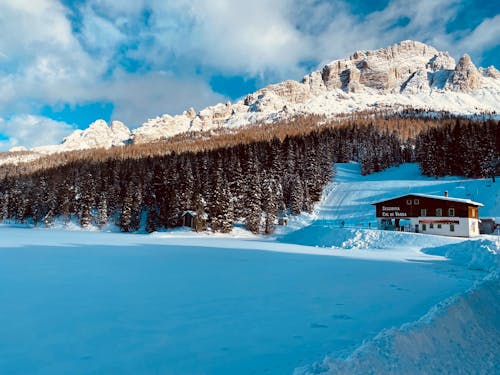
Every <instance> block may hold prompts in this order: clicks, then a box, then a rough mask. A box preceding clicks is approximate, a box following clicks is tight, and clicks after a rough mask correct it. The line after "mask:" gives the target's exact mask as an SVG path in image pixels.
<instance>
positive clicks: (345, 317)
mask: <svg viewBox="0 0 500 375" xmlns="http://www.w3.org/2000/svg"><path fill="white" fill-rule="evenodd" d="M332 318H333V319H337V320H352V316H349V315H347V314H333V315H332Z"/></svg>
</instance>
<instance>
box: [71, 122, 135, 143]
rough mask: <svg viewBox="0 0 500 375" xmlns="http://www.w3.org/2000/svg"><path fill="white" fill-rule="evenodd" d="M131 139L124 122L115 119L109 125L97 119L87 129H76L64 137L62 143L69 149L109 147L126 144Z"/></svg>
mask: <svg viewBox="0 0 500 375" xmlns="http://www.w3.org/2000/svg"><path fill="white" fill-rule="evenodd" d="M129 139H130V130H129V128H127V127H126V126H125V125H124V124H123V123H122V122H119V121H113V122H112V123H111V126H108V124H107V123H106V121H104V120H97V121H95V122H93V123H92V124H90V126H89V127H88V128H87V129H86V130H83V131H82V130H76V131H74V132H73V133H72V134H71V135H69V136H68V137H66V138H64V139H63V142H62V145H63V146H64V148H65V149H68V150H79V149H88V148H99V147H104V148H109V147H111V146H118V145H123V144H125V143H126V142H127V141H128V140H129Z"/></svg>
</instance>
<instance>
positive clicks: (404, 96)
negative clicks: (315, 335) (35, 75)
mask: <svg viewBox="0 0 500 375" xmlns="http://www.w3.org/2000/svg"><path fill="white" fill-rule="evenodd" d="M408 108H411V109H417V110H423V111H430V112H434V111H445V112H450V113H454V114H461V115H478V114H479V115H480V114H496V113H499V112H500V72H499V71H498V70H497V69H496V68H495V67H494V66H490V67H488V68H477V67H476V66H475V65H474V63H473V62H472V60H471V58H470V57H469V56H468V55H467V54H465V55H463V56H462V57H461V58H460V60H459V61H458V63H456V62H455V60H454V59H453V57H451V56H450V55H449V54H448V53H447V52H441V51H438V50H437V49H435V48H434V47H432V46H429V45H427V44H424V43H421V42H416V41H409V40H407V41H402V42H400V43H398V44H395V45H392V46H389V47H386V48H381V49H377V50H370V51H356V52H354V53H353V54H352V55H351V56H349V57H348V58H346V59H339V60H334V61H332V62H330V63H328V64H326V65H325V66H324V67H323V68H322V69H319V70H316V71H313V72H311V73H310V74H308V75H306V76H305V77H304V78H303V79H302V81H300V82H299V81H293V80H287V81H283V82H281V83H277V84H272V85H268V86H266V87H264V88H262V89H259V90H257V91H256V92H254V93H251V94H248V95H246V96H245V97H244V98H242V99H241V100H238V101H237V102H235V103H231V102H229V101H228V102H226V103H218V104H216V105H214V106H209V107H206V108H204V109H202V110H200V111H199V112H196V111H195V110H194V108H189V109H188V110H186V111H184V112H183V113H182V114H180V115H176V116H171V115H168V114H164V115H162V116H158V117H156V118H153V119H149V120H147V121H146V122H144V123H143V124H142V125H141V126H140V127H138V128H136V129H134V130H132V131H130V129H128V128H127V127H126V126H125V125H124V124H123V123H121V122H118V121H113V122H112V123H111V126H108V125H107V124H106V123H105V122H104V121H103V120H97V121H95V122H94V123H92V124H91V125H90V126H89V127H88V128H87V129H85V130H76V131H74V132H73V133H72V134H70V135H69V136H67V137H65V138H64V140H63V141H62V143H61V144H59V145H53V146H42V147H36V148H34V149H32V151H34V152H36V153H42V154H50V153H56V152H64V151H72V150H79V149H89V148H100V147H104V148H109V147H112V146H120V145H125V144H128V143H132V142H133V143H147V142H153V141H157V140H160V139H162V138H168V137H171V136H174V135H177V134H180V133H184V132H189V131H207V130H211V129H220V128H239V127H241V126H246V125H250V124H254V123H262V122H264V123H266V122H267V123H270V122H275V121H278V120H283V119H287V118H291V117H293V116H298V115H307V114H318V115H325V116H327V117H335V116H338V115H343V114H350V113H356V112H359V111H383V110H391V111H395V112H398V111H402V110H404V109H408ZM17 149H18V150H19V148H17Z"/></svg>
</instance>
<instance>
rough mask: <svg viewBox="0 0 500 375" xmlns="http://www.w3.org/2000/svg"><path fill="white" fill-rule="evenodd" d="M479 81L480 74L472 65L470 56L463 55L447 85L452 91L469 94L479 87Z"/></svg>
mask: <svg viewBox="0 0 500 375" xmlns="http://www.w3.org/2000/svg"><path fill="white" fill-rule="evenodd" d="M481 81H482V80H481V74H480V73H479V71H478V70H477V68H476V66H475V65H474V64H473V63H472V61H471V59H470V56H469V55H467V54H465V55H463V56H462V57H461V58H460V60H459V61H458V64H457V66H456V67H455V71H454V73H453V75H452V76H451V77H450V79H449V81H448V85H449V88H450V89H451V90H453V91H461V92H470V91H472V90H475V89H477V88H479V87H481Z"/></svg>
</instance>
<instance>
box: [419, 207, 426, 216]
mask: <svg viewBox="0 0 500 375" xmlns="http://www.w3.org/2000/svg"><path fill="white" fill-rule="evenodd" d="M420 216H427V210H426V209H425V208H422V209H421V210H420Z"/></svg>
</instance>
